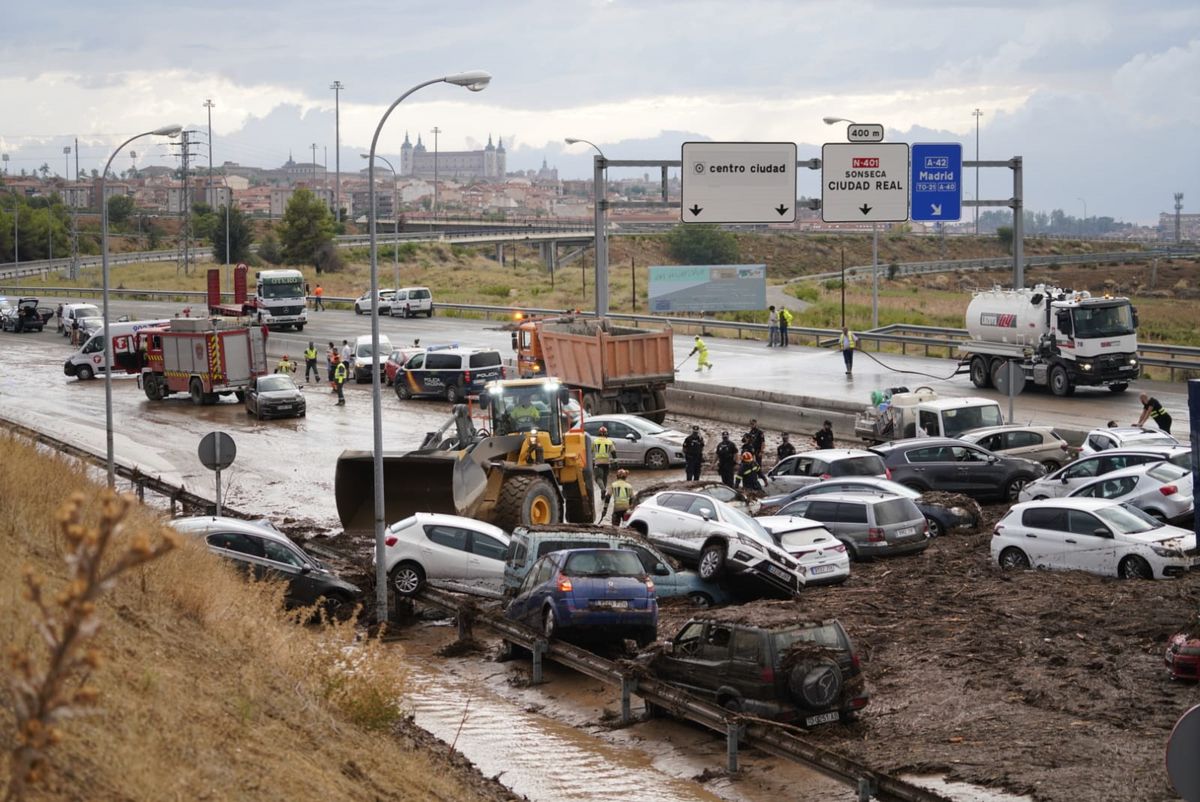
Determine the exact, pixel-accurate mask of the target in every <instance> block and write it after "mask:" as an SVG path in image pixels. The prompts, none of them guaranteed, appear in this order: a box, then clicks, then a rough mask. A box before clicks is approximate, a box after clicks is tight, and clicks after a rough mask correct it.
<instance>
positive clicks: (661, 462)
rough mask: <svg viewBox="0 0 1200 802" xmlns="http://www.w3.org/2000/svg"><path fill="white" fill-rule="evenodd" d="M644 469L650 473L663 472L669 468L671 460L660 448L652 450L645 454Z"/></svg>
mask: <svg viewBox="0 0 1200 802" xmlns="http://www.w3.org/2000/svg"><path fill="white" fill-rule="evenodd" d="M646 467H647V468H649V469H650V470H652V471H663V470H666V469H667V468H669V467H671V460H670V459H668V458H667V452H665V451H663V450H662V449H661V448H652V449H650V450H649V451H647V452H646Z"/></svg>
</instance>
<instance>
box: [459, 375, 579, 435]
mask: <svg viewBox="0 0 1200 802" xmlns="http://www.w3.org/2000/svg"><path fill="white" fill-rule="evenodd" d="M569 394H570V390H568V389H567V388H566V387H563V386H562V385H561V384H559V383H558V382H556V381H530V382H508V383H504V384H500V383H494V384H489V385H488V386H487V388H486V390H485V391H484V392H483V393H482V394H481V395H480V396H479V402H480V406H482V407H484V408H485V409H487V410H488V411H489V414H490V418H491V425H492V432H493V433H495V434H496V435H506V434H515V433H518V432H533V431H537V432H545V433H546V435H547V436H548V437H549V438H550V442H551V443H552V444H554V445H556V446H557V445H561V444H562V442H563V433H564V432H565V431H566V430H567V429H569V428H570V420H569V418H568V417H566V413H565V411H564V405H565V404H566V403H567V401H568V399H569Z"/></svg>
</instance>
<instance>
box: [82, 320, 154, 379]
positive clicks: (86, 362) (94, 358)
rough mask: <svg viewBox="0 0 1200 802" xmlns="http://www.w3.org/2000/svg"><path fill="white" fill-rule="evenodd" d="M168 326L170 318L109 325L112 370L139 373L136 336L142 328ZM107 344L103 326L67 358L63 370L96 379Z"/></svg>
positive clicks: (102, 363)
mask: <svg viewBox="0 0 1200 802" xmlns="http://www.w3.org/2000/svg"><path fill="white" fill-rule="evenodd" d="M169 325H171V321H170V320H129V321H124V322H121V323H113V324H112V325H110V326H109V330H110V331H111V332H112V359H113V372H114V373H118V372H122V373H125V372H130V373H139V372H140V371H141V366H140V365H138V364H137V351H136V348H137V343H136V340H137V338H136V337H134V336H133V335H134V334H135V333H136V332H139V331H141V330H142V329H147V328H152V327H155V326H169ZM104 343H105V332H104V329H103V327H102V328H100V330H99V331H97V332H96V333H94V334H93V335H92V336H91V337H89V338H88V339H87V342H85V343H84V344H83V346H82V347H80V349H79V350H78V351H76V352H75V353H73V354H71V355H70V356H69V357H67V361H66V362H64V363H63V373H65V374H67V375H68V376H74V377H75V378H77V379H80V380H82V381H87V380H88V379H94V378H96V374H97V373H103V372H104Z"/></svg>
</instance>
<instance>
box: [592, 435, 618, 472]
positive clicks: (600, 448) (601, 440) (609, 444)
mask: <svg viewBox="0 0 1200 802" xmlns="http://www.w3.org/2000/svg"><path fill="white" fill-rule="evenodd" d="M615 451H616V446H614V445H613V441H612V438H611V437H609V436H608V435H600V436H599V437H593V438H592V459H593V460H594V461H595V462H596V464H597V465H607V464H609V463H610V462H612V458H613V454H614V452H615Z"/></svg>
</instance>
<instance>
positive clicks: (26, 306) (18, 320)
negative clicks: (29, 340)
mask: <svg viewBox="0 0 1200 802" xmlns="http://www.w3.org/2000/svg"><path fill="white" fill-rule="evenodd" d="M45 325H46V321H45V319H43V317H42V312H41V310H40V308H39V307H38V299H37V298H22V299H20V300H19V301H17V305H16V306H12V307H8V308H7V309H5V310H4V315H3V317H0V328H2V329H3V330H4V331H12V332H16V333H18V334H19V333H21V332H23V331H41V330H42V327H43V326H45Z"/></svg>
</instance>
